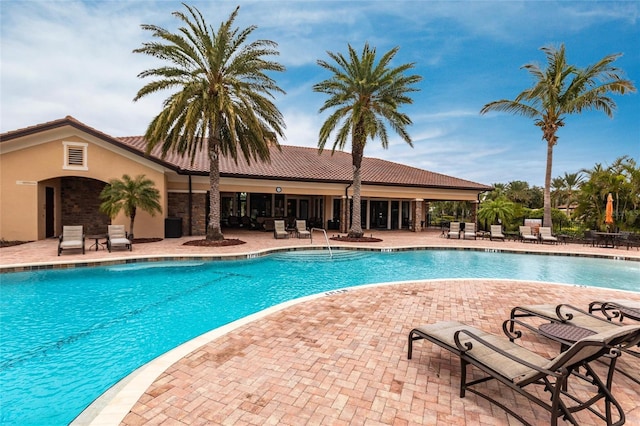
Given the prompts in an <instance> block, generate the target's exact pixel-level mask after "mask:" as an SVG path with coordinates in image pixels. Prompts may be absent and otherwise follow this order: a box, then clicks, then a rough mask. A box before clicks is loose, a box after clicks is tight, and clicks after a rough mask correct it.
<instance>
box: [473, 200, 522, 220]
mask: <svg viewBox="0 0 640 426" xmlns="http://www.w3.org/2000/svg"><path fill="white" fill-rule="evenodd" d="M514 214H515V206H514V204H513V203H512V202H511V201H509V200H507V199H506V198H498V199H496V200H490V201H485V202H483V203H482V204H481V205H480V208H479V209H478V219H480V220H481V221H483V222H484V223H485V224H488V225H492V224H496V223H508V222H510V221H511V219H512V218H513V216H514Z"/></svg>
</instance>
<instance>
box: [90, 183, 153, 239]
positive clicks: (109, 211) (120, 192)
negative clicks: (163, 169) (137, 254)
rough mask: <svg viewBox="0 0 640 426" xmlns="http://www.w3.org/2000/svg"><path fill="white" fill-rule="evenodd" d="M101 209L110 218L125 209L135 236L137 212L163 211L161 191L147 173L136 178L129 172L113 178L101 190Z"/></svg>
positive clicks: (130, 230) (130, 228)
mask: <svg viewBox="0 0 640 426" xmlns="http://www.w3.org/2000/svg"><path fill="white" fill-rule="evenodd" d="M100 199H101V200H102V203H101V204H100V211H101V212H102V213H105V214H106V215H108V216H109V217H110V218H112V219H113V218H114V217H116V216H117V215H118V213H120V211H123V212H124V214H125V216H127V217H128V218H129V219H130V222H129V234H130V235H131V237H130V238H133V235H134V234H133V224H134V222H135V220H136V212H137V210H138V209H141V210H143V211H145V212H147V213H149V214H150V215H151V216H154V215H155V213H162V207H160V191H158V190H157V189H156V188H155V183H154V182H153V181H152V180H151V179H147V178H146V177H145V175H138V176H137V177H136V178H135V179H131V177H130V176H129V175H127V174H124V175H122V179H111V180H110V181H109V183H108V184H107V185H106V186H105V187H104V188H103V189H102V192H100Z"/></svg>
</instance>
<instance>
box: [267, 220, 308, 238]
mask: <svg viewBox="0 0 640 426" xmlns="http://www.w3.org/2000/svg"><path fill="white" fill-rule="evenodd" d="M273 224H274V230H273V238H275V239H279V238H289V237H293V236H297V237H298V238H311V232H310V231H309V230H308V229H307V221H306V220H296V222H295V226H294V227H287V226H286V224H285V221H284V220H276V221H274V222H273Z"/></svg>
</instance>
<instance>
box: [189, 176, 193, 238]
mask: <svg viewBox="0 0 640 426" xmlns="http://www.w3.org/2000/svg"><path fill="white" fill-rule="evenodd" d="M192 207H193V192H192V187H191V175H189V236H190V237H191V236H192V235H193V210H192Z"/></svg>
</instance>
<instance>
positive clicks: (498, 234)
mask: <svg viewBox="0 0 640 426" xmlns="http://www.w3.org/2000/svg"><path fill="white" fill-rule="evenodd" d="M489 240H491V241H493V240H502V241H504V234H503V233H502V225H491V234H490V235H489Z"/></svg>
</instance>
